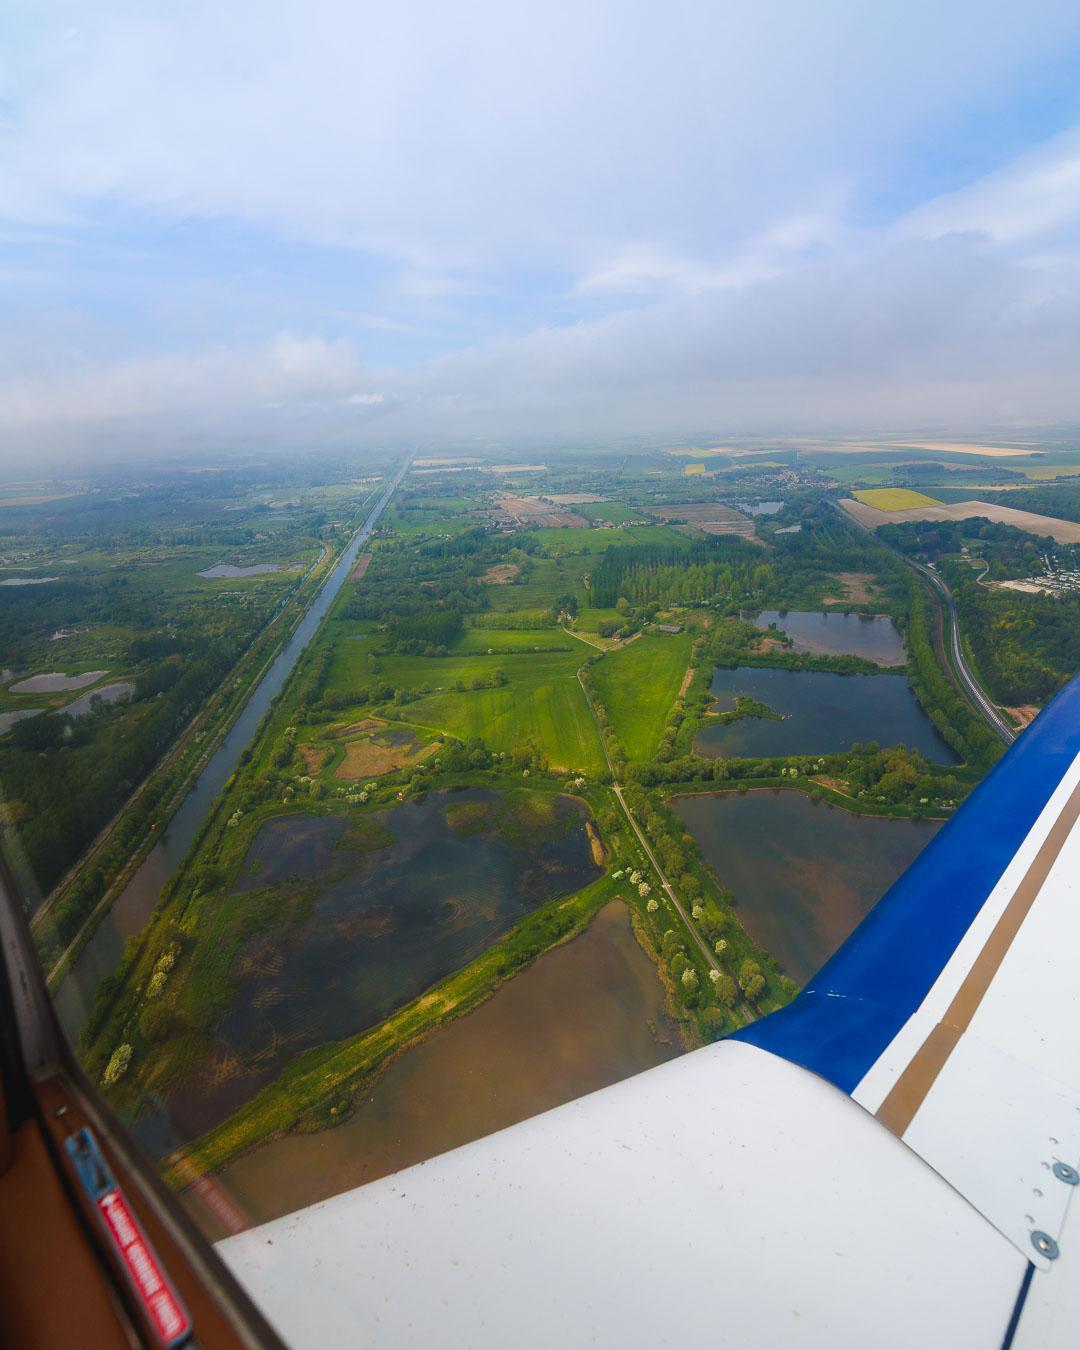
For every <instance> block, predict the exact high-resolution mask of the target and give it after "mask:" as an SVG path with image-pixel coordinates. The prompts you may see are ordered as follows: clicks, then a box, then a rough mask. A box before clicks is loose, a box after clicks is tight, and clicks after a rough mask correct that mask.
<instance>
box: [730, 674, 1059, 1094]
mask: <svg viewBox="0 0 1080 1350" xmlns="http://www.w3.org/2000/svg"><path fill="white" fill-rule="evenodd" d="M1078 753H1080V678H1078V679H1076V680H1073V682H1072V683H1071V684H1069V685H1067V686H1066V687H1065V689H1063V690H1062V691H1061V693H1059V694H1058V695H1057V697H1056V698H1055V699H1054V700H1053V702H1052V703H1050V704H1049V705H1048V706H1047V707H1046V708H1045V709H1044V711H1043V712H1042V713H1041V714H1040V716H1039V717H1038V718H1037V719H1036V720H1035V722H1033V723H1032V725H1031V726H1030V727H1029V728H1028V730H1027V731H1025V732H1024V734H1023V735H1022V736H1020V737H1019V738H1018V739H1017V740H1016V741H1015V742H1014V744H1013V745H1012V746H1011V748H1010V749H1009V750H1008V751H1007V753H1006V754H1005V755H1004V756H1003V757H1002V759H1001V760H1000V761H999V762H998V764H997V765H996V766H995V767H994V769H993V770H992V771H991V772H990V773H989V774H988V775H987V777H986V778H985V779H984V780H983V782H982V783H981V784H980V785H979V787H978V788H976V790H975V791H974V792H973V793H972V794H971V796H970V797H969V798H968V800H967V801H966V802H965V803H964V805H963V806H962V807H961V808H960V810H959V811H957V813H956V815H955V816H954V817H953V819H952V820H951V821H949V823H948V824H947V825H945V826H944V827H943V829H942V830H941V831H940V832H939V833H938V835H937V836H936V837H935V838H934V839H933V840H932V842H931V843H930V844H929V845H928V846H927V847H926V848H925V849H924V850H923V852H922V853H921V854H920V855H919V857H918V858H917V859H916V860H915V862H914V863H912V865H911V866H910V867H909V868H908V870H907V871H906V872H905V873H904V874H903V876H902V877H900V879H899V880H898V881H897V882H896V883H895V885H893V886H892V887H891V888H890V890H888V891H887V892H886V894H885V895H884V897H883V898H882V899H881V900H880V901H879V902H878V904H877V905H876V906H875V908H874V909H873V910H872V911H871V912H870V914H869V915H868V916H867V917H866V919H864V920H863V922H862V923H861V924H860V925H859V927H858V928H857V929H856V930H855V932H854V933H852V935H851V937H850V938H848V940H847V942H845V943H844V945H843V946H842V947H841V948H840V950H839V951H838V952H837V953H836V955H835V956H834V957H833V958H832V959H831V960H830V961H828V962H827V963H826V964H825V965H824V966H822V968H821V970H819V971H818V973H817V974H816V975H815V976H814V977H813V979H812V980H810V982H809V983H808V984H807V986H806V988H805V989H804V990H803V992H802V993H801V994H800V995H799V997H798V998H797V999H795V1001H794V1002H793V1003H791V1004H790V1005H789V1006H788V1007H787V1008H782V1009H781V1010H780V1011H779V1012H775V1013H773V1014H772V1015H771V1016H769V1017H765V1018H762V1020H761V1021H760V1022H755V1023H753V1024H752V1025H751V1026H749V1027H746V1028H744V1029H743V1030H742V1031H738V1032H736V1033H735V1034H734V1036H733V1038H732V1039H734V1040H737V1041H745V1042H747V1044H749V1045H756V1046H759V1047H760V1048H761V1049H763V1050H769V1051H771V1052H772V1053H773V1054H775V1055H780V1056H782V1057H783V1058H784V1059H787V1060H790V1061H791V1062H792V1063H793V1064H801V1065H802V1066H803V1067H804V1068H807V1069H811V1070H812V1071H813V1072H814V1073H817V1074H820V1075H821V1076H822V1077H823V1078H827V1079H828V1080H829V1081H830V1082H832V1083H835V1084H836V1086H837V1087H838V1088H841V1089H842V1090H843V1091H844V1092H848V1093H850V1092H851V1091H852V1090H853V1089H854V1088H855V1086H856V1085H857V1084H858V1083H859V1081H860V1080H861V1079H862V1078H863V1076H864V1075H865V1074H866V1072H867V1070H869V1069H870V1068H871V1066H872V1065H873V1064H874V1062H875V1060H876V1059H877V1058H878V1056H879V1055H880V1054H881V1053H882V1051H883V1050H884V1049H885V1048H886V1046H888V1045H889V1043H890V1042H891V1041H892V1039H893V1037H894V1036H895V1035H896V1034H897V1032H898V1031H899V1030H900V1029H901V1027H902V1026H903V1025H904V1023H905V1022H906V1021H907V1020H908V1018H909V1017H910V1016H911V1015H912V1013H914V1012H915V1010H916V1008H918V1006H919V1004H920V1003H921V1002H922V1001H923V999H924V998H925V997H926V995H927V993H928V992H929V990H930V988H931V987H932V985H933V983H934V981H935V980H936V979H937V977H938V975H939V974H940V973H941V971H942V969H943V967H944V966H945V964H946V963H947V961H948V960H949V958H950V956H952V954H953V952H954V950H955V949H956V946H957V944H958V943H959V942H960V939H961V938H962V937H963V936H964V934H965V933H966V932H967V930H968V928H969V926H970V925H971V922H972V920H973V919H974V918H975V916H976V915H977V914H978V912H979V910H980V909H981V908H982V906H983V904H984V903H985V902H986V899H987V897H988V896H989V895H990V893H991V891H993V889H994V887H995V886H996V885H997V883H998V881H999V879H1000V878H1001V875H1002V873H1003V872H1004V871H1005V869H1006V867H1007V866H1008V865H1009V863H1010V862H1011V861H1012V858H1013V856H1014V854H1015V853H1016V851H1017V849H1018V848H1019V847H1020V845H1021V844H1022V843H1023V841H1024V839H1025V837H1026V836H1027V834H1028V832H1029V831H1030V829H1031V827H1032V826H1033V825H1034V823H1035V821H1036V820H1037V819H1038V817H1039V815H1040V813H1041V812H1042V810H1043V808H1044V807H1045V806H1046V804H1047V802H1048V801H1049V800H1050V797H1051V796H1052V795H1053V793H1054V790H1055V789H1056V788H1057V786H1058V784H1059V783H1060V781H1061V779H1062V777H1063V776H1064V774H1065V772H1066V771H1067V769H1068V768H1069V765H1070V764H1071V763H1072V762H1073V760H1074V759H1075V758H1076V756H1077V754H1078Z"/></svg>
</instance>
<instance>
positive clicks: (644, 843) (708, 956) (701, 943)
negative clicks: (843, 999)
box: [577, 670, 752, 1016]
mask: <svg viewBox="0 0 1080 1350" xmlns="http://www.w3.org/2000/svg"><path fill="white" fill-rule="evenodd" d="M577 678H578V684H580V685H581V692H582V693H583V694H584V695H585V702H586V703H587V704H588V705H589V712H590V713H591V714H592V719H593V722H594V723H595V724H596V734H597V735H598V736H599V737H600V748H601V749H602V750H603V752H604V759H605V760H606V762H607V766H608V773H610V774H611V786H612V788H613V789H614V792H615V796H616V797H618V799H619V805H620V806H621V807H622V809H623V815H624V816H625V817H626V819H627V820H628V821H629V822H630V828H631V829H632V830H633V831H634V833H635V834H636V835H637V838H638V842H639V843H640V844H641V847H642V848H643V849H644V850H645V856H646V857H647V858H648V860H649V862H650V863H651V864H652V867H653V870H654V871H655V872H656V875H657V876H658V877H659V878H660V885H661V886H662V887H663V889H664V891H665V892H666V893H667V898H668V899H669V900H670V901H671V903H672V904H673V905H674V907H675V910H676V912H677V913H678V915H679V917H680V918H681V919H682V921H683V923H684V924H685V925H686V927H687V931H688V932H689V933H690V936H691V937H692V938H693V939H694V941H695V942H696V943H697V945H698V947H700V949H701V954H702V956H704V958H705V960H706V961H708V963H709V965H710V966H711V967H712V968H713V970H718V971H719V972H720V974H721V975H723V974H726V972H725V970H724V968H723V966H721V965H720V963H719V961H717V959H716V957H715V956H714V955H713V952H712V949H711V948H710V947H709V944H708V943H707V942H706V941H705V939H704V938H703V937H702V936H701V934H700V933H699V932H698V930H697V928H696V926H695V925H694V923H693V921H692V920H691V918H690V915H689V914H688V913H687V912H686V910H685V909H684V908H683V904H682V901H681V900H680V899H679V897H678V896H677V895H676V894H675V890H674V888H673V887H672V885H671V882H670V881H668V879H667V876H666V875H665V873H664V869H663V868H662V867H661V866H660V864H659V863H658V862H657V860H656V854H655V853H653V851H652V848H651V847H650V845H649V841H648V840H647V839H646V838H645V834H644V832H643V831H642V829H641V826H640V825H639V824H638V823H637V821H636V820H635V818H634V813H633V811H631V810H630V807H629V806H628V805H627V802H626V798H625V797H624V796H623V790H622V788H621V786H620V785H619V784H618V783H617V782H616V781H615V766H614V765H613V764H612V762H611V756H610V755H609V754H608V748H607V742H606V741H605V740H604V730H603V728H602V727H601V725H600V719H599V718H598V717H597V715H596V709H595V708H594V707H593V702H592V699H591V698H590V697H589V691H588V688H587V687H586V685H585V681H584V680H583V679H582V678H581V671H580V670H579V671H578V677H577ZM751 1016H752V1014H751Z"/></svg>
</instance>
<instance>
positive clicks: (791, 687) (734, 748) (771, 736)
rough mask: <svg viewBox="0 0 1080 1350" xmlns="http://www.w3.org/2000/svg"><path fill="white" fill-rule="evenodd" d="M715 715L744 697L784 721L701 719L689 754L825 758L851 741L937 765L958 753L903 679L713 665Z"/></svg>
mask: <svg viewBox="0 0 1080 1350" xmlns="http://www.w3.org/2000/svg"><path fill="white" fill-rule="evenodd" d="M709 688H710V690H711V692H712V693H713V695H714V696H715V697H716V700H717V703H716V707H717V710H718V711H721V712H722V711H727V710H729V709H731V708H734V706H735V696H736V694H744V695H747V696H748V697H750V698H753V699H757V700H758V701H759V702H761V703H764V704H766V705H767V706H768V707H770V708H771V709H772V710H773V711H774V712H777V713H781V714H783V721H777V720H775V719H773V718H765V717H744V718H741V719H740V720H739V721H737V722H729V723H726V724H725V723H722V722H712V723H711V724H710V723H709V721H708V720H706V721H705V723H704V725H703V726H702V728H701V730H700V731H699V732H698V734H697V736H696V737H695V739H694V749H695V750H696V751H697V753H698V754H699V755H703V756H705V758H706V759H716V758H718V757H719V756H723V757H724V758H725V759H756V758H757V757H759V756H771V755H827V754H835V753H837V752H839V751H842V750H850V749H851V747H852V746H853V745H854V744H856V742H866V741H876V742H877V743H878V744H879V745H881V746H889V745H899V744H901V743H902V744H904V745H907V746H909V747H910V748H911V749H912V750H917V751H918V752H919V753H920V754H921V755H924V756H925V757H926V758H927V759H928V760H931V761H932V762H933V763H935V764H956V763H957V762H958V760H957V756H956V755H955V754H954V753H953V751H952V749H951V748H950V747H949V745H948V744H947V743H946V742H945V741H944V740H943V739H942V737H941V736H940V735H939V734H938V731H937V729H936V727H935V726H934V724H933V722H931V721H930V719H929V717H927V715H926V714H925V713H924V712H923V710H922V708H921V707H920V706H919V703H918V700H917V699H916V697H915V695H914V694H913V693H912V692H911V689H910V688H909V687H908V682H907V679H906V677H905V676H903V675H834V674H832V673H831V672H826V671H820V670H777V669H770V668H767V667H765V668H759V667H755V666H738V667H736V668H734V669H730V670H729V669H726V668H723V667H718V668H717V670H716V671H715V672H714V674H713V679H712V684H711V685H710V686H709Z"/></svg>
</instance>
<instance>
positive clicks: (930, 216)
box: [899, 127, 1080, 244]
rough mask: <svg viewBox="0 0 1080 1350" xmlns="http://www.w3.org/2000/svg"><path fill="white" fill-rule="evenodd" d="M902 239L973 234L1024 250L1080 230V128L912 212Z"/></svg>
mask: <svg viewBox="0 0 1080 1350" xmlns="http://www.w3.org/2000/svg"><path fill="white" fill-rule="evenodd" d="M899 228H900V230H901V232H902V233H904V234H907V235H909V236H913V237H915V236H918V237H922V238H927V239H934V238H939V237H940V236H941V235H943V234H949V233H955V232H957V231H963V230H971V231H975V232H977V233H980V234H985V235H987V236H988V237H989V238H991V239H993V240H995V241H996V242H997V243H1001V244H1023V243H1029V242H1032V241H1036V240H1042V239H1044V238H1045V236H1046V235H1049V234H1054V233H1057V232H1058V231H1060V230H1062V229H1063V228H1068V229H1070V230H1071V231H1073V232H1074V233H1075V232H1076V231H1077V230H1078V229H1080V128H1077V127H1073V128H1072V129H1070V130H1069V131H1066V132H1063V133H1061V134H1060V135H1058V136H1055V137H1053V138H1052V139H1051V140H1049V141H1047V142H1045V143H1044V144H1043V145H1040V146H1038V147H1037V149H1035V150H1033V151H1031V152H1030V153H1028V154H1026V155H1023V156H1022V157H1021V158H1019V159H1017V160H1015V161H1014V162H1013V163H1011V164H1007V165H1005V166H1004V167H1003V168H1001V169H999V170H998V171H997V172H995V173H991V174H988V175H986V177H984V178H981V179H979V180H978V181H977V182H975V183H972V184H970V185H968V186H967V187H963V188H961V189H959V190H958V191H956V192H949V193H945V194H943V195H942V196H940V197H936V198H935V199H934V200H933V201H930V202H927V203H926V204H925V205H924V206H921V207H919V208H917V209H916V210H914V211H912V212H911V213H910V215H908V216H907V218H906V219H905V220H904V221H902V222H901V223H900V227H899Z"/></svg>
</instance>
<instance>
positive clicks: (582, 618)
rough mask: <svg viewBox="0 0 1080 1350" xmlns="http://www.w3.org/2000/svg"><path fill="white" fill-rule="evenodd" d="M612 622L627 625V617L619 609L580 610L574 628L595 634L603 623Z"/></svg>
mask: <svg viewBox="0 0 1080 1350" xmlns="http://www.w3.org/2000/svg"><path fill="white" fill-rule="evenodd" d="M608 621H612V622H614V623H625V622H626V619H625V617H624V616H623V615H622V614H620V613H619V611H618V610H617V609H592V608H589V609H579V610H578V612H577V616H576V617H575V619H574V627H575V628H580V629H581V631H582V632H583V633H595V632H596V631H597V629H598V628H599V627H600V625H601V624H602V623H607V622H608Z"/></svg>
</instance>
